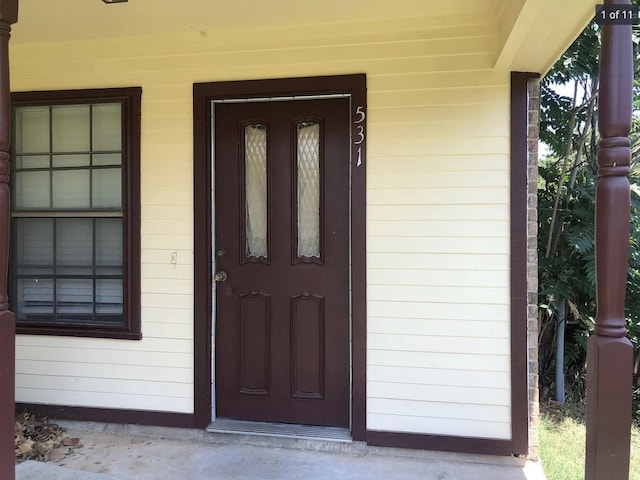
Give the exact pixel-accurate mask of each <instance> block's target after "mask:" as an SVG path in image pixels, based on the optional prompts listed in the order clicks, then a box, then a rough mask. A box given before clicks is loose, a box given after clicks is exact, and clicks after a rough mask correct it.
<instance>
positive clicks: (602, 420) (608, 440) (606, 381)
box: [585, 335, 633, 480]
mask: <svg viewBox="0 0 640 480" xmlns="http://www.w3.org/2000/svg"><path fill="white" fill-rule="evenodd" d="M632 377H633V347H632V345H631V342H630V341H629V340H628V339H627V338H625V337H620V338H617V337H604V336H600V335H593V336H592V337H591V338H589V342H588V345H587V456H586V459H587V460H586V462H587V463H586V466H585V467H586V468H585V473H586V474H585V480H611V479H614V478H620V479H623V478H629V444H630V442H631V429H630V425H631V402H632V391H631V385H632Z"/></svg>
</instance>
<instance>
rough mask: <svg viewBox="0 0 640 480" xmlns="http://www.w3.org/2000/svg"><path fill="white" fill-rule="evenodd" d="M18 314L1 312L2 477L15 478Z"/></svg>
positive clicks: (0, 470)
mask: <svg viewBox="0 0 640 480" xmlns="http://www.w3.org/2000/svg"><path fill="white" fill-rule="evenodd" d="M15 334H16V321H15V315H14V314H13V313H12V312H10V311H8V310H5V311H4V312H1V313H0V478H1V479H2V480H15V478H16V467H15V464H16V459H15V455H14V450H15V440H14V437H15V408H16V407H15V371H16V370H15V358H16V347H15Z"/></svg>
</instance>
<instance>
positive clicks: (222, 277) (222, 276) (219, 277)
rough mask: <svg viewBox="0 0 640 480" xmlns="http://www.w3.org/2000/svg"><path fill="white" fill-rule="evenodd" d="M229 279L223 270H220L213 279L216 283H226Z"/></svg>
mask: <svg viewBox="0 0 640 480" xmlns="http://www.w3.org/2000/svg"><path fill="white" fill-rule="evenodd" d="M227 278H228V277H227V272H225V271H223V270H220V271H219V272H218V273H216V274H215V275H214V276H213V279H214V280H215V281H216V282H221V283H224V282H226V281H227Z"/></svg>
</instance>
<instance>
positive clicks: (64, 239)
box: [14, 218, 123, 325]
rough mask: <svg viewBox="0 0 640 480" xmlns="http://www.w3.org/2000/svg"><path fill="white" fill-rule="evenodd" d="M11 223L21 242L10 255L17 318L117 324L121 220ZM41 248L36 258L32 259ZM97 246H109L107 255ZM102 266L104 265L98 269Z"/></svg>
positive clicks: (24, 220)
mask: <svg viewBox="0 0 640 480" xmlns="http://www.w3.org/2000/svg"><path fill="white" fill-rule="evenodd" d="M15 222H16V231H17V235H18V237H17V238H18V240H23V241H22V242H21V241H19V242H17V245H16V246H15V249H16V254H15V257H14V258H15V261H16V265H15V267H16V268H15V272H16V274H15V277H16V278H17V292H16V293H17V295H16V298H17V305H16V307H17V308H16V313H17V315H18V319H19V320H20V321H24V322H30V321H31V322H42V321H46V322H47V323H49V322H51V323H61V324H82V325H84V324H92V325H112V324H119V323H121V321H122V312H123V270H122V247H121V246H122V240H123V239H122V220H121V219H113V218H98V219H75V218H74V219H69V218H55V219H51V218H37V219H32V218H17V219H15ZM98 235H100V236H102V235H104V237H107V239H106V240H105V239H104V238H100V237H98ZM108 244H111V246H110V247H109V246H108ZM40 248H42V250H43V252H38V253H41V254H40V256H39V257H38V258H37V259H34V258H32V254H33V252H35V251H36V250H37V249H40ZM98 248H105V249H106V250H110V254H109V255H108V258H100V257H101V256H102V257H105V252H98ZM53 252H55V254H52V253H53ZM105 264H108V268H103V267H102V265H105Z"/></svg>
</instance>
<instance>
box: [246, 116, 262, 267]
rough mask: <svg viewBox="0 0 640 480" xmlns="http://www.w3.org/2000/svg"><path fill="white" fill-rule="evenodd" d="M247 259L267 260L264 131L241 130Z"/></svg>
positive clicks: (257, 127)
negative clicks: (243, 153) (242, 139)
mask: <svg viewBox="0 0 640 480" xmlns="http://www.w3.org/2000/svg"><path fill="white" fill-rule="evenodd" d="M244 152H245V159H244V162H245V163H244V165H245V195H246V205H245V211H246V215H245V217H246V218H245V225H246V235H245V236H246V248H245V252H246V255H247V257H262V258H267V255H268V253H267V252H268V248H267V127H266V125H260V124H256V125H248V126H246V127H245V129H244Z"/></svg>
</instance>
